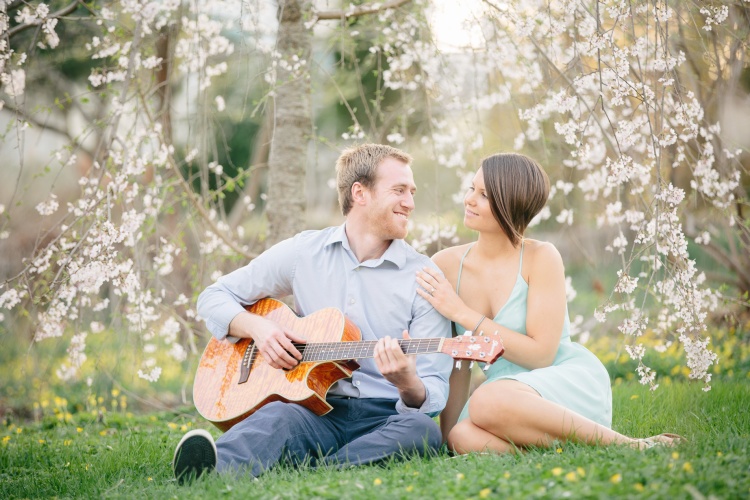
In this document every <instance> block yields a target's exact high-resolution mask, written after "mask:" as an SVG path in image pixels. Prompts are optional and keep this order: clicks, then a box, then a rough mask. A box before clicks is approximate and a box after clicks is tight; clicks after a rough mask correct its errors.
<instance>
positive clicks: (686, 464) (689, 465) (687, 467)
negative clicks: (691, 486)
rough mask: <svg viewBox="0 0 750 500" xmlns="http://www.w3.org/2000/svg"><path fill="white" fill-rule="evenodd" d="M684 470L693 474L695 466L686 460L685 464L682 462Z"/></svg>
mask: <svg viewBox="0 0 750 500" xmlns="http://www.w3.org/2000/svg"><path fill="white" fill-rule="evenodd" d="M682 470H684V471H685V472H687V473H688V474H692V473H693V466H692V465H691V464H690V462H685V463H684V464H682Z"/></svg>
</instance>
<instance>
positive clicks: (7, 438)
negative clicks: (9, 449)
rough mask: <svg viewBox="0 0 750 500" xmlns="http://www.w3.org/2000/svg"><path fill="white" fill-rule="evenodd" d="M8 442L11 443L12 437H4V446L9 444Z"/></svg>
mask: <svg viewBox="0 0 750 500" xmlns="http://www.w3.org/2000/svg"><path fill="white" fill-rule="evenodd" d="M8 441H10V436H3V444H8Z"/></svg>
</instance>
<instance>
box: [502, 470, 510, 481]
mask: <svg viewBox="0 0 750 500" xmlns="http://www.w3.org/2000/svg"><path fill="white" fill-rule="evenodd" d="M503 477H504V478H505V479H508V478H509V477H510V472H508V471H505V474H503Z"/></svg>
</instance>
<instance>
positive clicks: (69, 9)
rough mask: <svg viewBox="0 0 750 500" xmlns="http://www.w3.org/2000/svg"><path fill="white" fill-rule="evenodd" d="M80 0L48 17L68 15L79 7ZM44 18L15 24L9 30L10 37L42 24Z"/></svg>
mask: <svg viewBox="0 0 750 500" xmlns="http://www.w3.org/2000/svg"><path fill="white" fill-rule="evenodd" d="M80 3H81V1H80V0H75V1H74V2H73V3H71V4H70V5H68V6H66V7H63V8H62V9H60V10H58V11H57V12H54V13H52V14H51V15H49V16H47V18H46V19H56V18H60V17H63V16H67V15H68V14H70V13H71V12H73V11H74V10H76V9H77V8H78V4H80ZM43 22H44V20H39V21H34V22H32V23H27V24H21V25H19V26H15V27H14V28H13V29H11V30H9V31H8V38H13V36H14V35H17V34H18V33H21V32H22V31H26V30H27V29H29V28H34V27H36V26H40V25H41V24H42V23H43Z"/></svg>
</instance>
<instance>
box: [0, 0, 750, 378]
mask: <svg viewBox="0 0 750 500" xmlns="http://www.w3.org/2000/svg"><path fill="white" fill-rule="evenodd" d="M475 7H476V16H475V17H473V18H469V19H467V20H466V23H467V26H466V30H467V31H466V32H467V33H474V35H475V36H474V38H473V39H471V40H470V42H469V43H468V46H464V47H459V48H455V47H454V48H453V49H452V50H446V48H445V47H444V46H442V45H441V44H440V43H437V42H436V41H435V35H436V33H434V31H433V30H432V28H431V26H430V23H429V20H430V12H431V11H430V6H429V4H428V3H427V2H426V1H425V0H413V1H407V0H393V1H390V2H386V3H383V4H362V5H358V6H355V5H352V6H350V7H346V8H343V9H341V10H337V11H329V10H323V9H321V8H319V7H317V6H316V4H315V3H314V2H312V1H301V0H289V1H281V0H280V1H279V2H278V4H276V3H272V4H268V5H267V4H266V3H265V2H263V1H262V0H257V1H250V0H245V1H238V0H237V1H230V0H227V1H219V0H212V1H202V2H199V1H180V0H163V1H148V0H126V1H122V2H119V3H117V6H113V5H112V4H110V3H108V2H103V3H102V4H101V5H99V4H95V3H94V4H92V3H83V2H80V1H71V2H68V3H65V2H59V5H58V2H20V1H11V2H8V1H4V2H0V35H1V36H2V46H1V47H0V48H1V50H0V61H2V62H1V63H0V79H1V81H2V90H3V94H2V96H1V98H2V105H3V106H4V108H3V109H4V113H5V115H7V116H11V117H12V121H11V126H10V128H9V131H10V132H9V133H8V134H6V140H7V141H10V140H13V141H14V144H15V145H16V147H17V152H16V163H17V165H18V168H19V175H18V178H19V181H17V186H16V191H15V192H18V190H19V189H21V188H20V187H19V185H20V184H21V183H22V181H21V180H20V179H23V178H25V177H24V176H23V175H22V173H23V171H24V169H27V168H31V167H30V166H28V167H27V165H26V164H27V160H26V158H27V150H26V148H27V147H28V146H27V140H28V138H30V137H32V134H33V133H39V132H44V133H46V134H50V133H52V134H56V135H57V136H61V137H63V138H64V141H63V142H61V143H60V146H59V147H57V148H55V149H54V150H52V151H50V158H49V160H48V161H47V162H45V165H44V166H45V167H46V168H47V169H49V170H51V171H52V172H58V174H56V175H60V174H59V172H67V171H69V170H74V169H77V170H76V171H77V172H79V173H80V174H79V175H77V185H78V187H77V188H76V193H75V195H74V196H72V197H70V196H69V199H66V200H64V202H65V204H66V206H65V207H62V208H61V206H60V202H61V201H63V200H62V195H61V194H60V193H58V192H56V190H55V189H51V190H50V191H49V196H48V197H47V198H46V199H44V200H41V201H39V203H35V208H36V211H37V213H38V214H39V215H40V216H42V222H41V226H40V227H41V229H40V231H39V233H38V236H37V237H35V238H34V241H33V244H32V245H30V248H28V250H24V254H25V255H26V257H25V258H23V259H21V258H19V259H17V260H14V261H13V263H12V265H9V266H8V267H7V268H6V274H7V276H6V277H4V278H2V279H3V281H2V284H0V309H1V310H5V313H3V314H7V315H8V316H9V317H8V318H7V319H6V320H5V321H6V323H7V322H8V321H13V322H14V324H18V325H28V326H29V328H30V329H31V330H33V331H34V332H35V333H34V338H35V340H37V341H41V340H44V339H46V338H50V337H61V336H65V335H69V336H70V338H71V341H70V344H69V345H70V347H69V350H68V352H69V354H70V356H69V359H68V361H67V362H66V363H65V364H64V366H62V367H60V369H59V370H58V375H59V376H60V377H62V378H64V379H67V378H72V377H74V376H76V373H77V371H78V369H79V368H80V367H81V365H82V364H83V363H84V362H85V360H86V354H85V353H86V338H87V335H89V334H96V333H99V332H107V331H111V329H112V328H113V327H114V326H115V325H119V324H120V323H119V322H120V321H122V324H123V326H122V327H124V328H128V329H130V330H131V331H133V332H135V333H137V334H138V335H139V336H140V338H141V339H142V342H141V345H142V347H143V351H144V356H143V359H142V364H141V365H140V366H139V367H138V368H137V370H138V373H139V375H140V376H142V377H143V378H146V379H149V380H156V379H157V378H158V377H159V375H160V367H159V366H158V363H157V361H156V357H155V356H154V353H155V352H157V351H164V352H168V353H169V354H170V355H171V356H172V357H173V358H175V359H176V360H182V359H184V358H185V357H186V356H187V350H186V347H187V348H192V349H193V350H194V349H195V347H194V346H193V345H192V342H193V333H194V330H200V325H198V324H197V321H196V317H195V312H194V310H193V308H192V307H193V302H194V298H195V295H196V293H197V292H199V291H200V290H201V289H202V288H203V286H204V285H205V284H206V282H207V281H210V280H213V279H215V278H216V277H217V276H218V275H220V274H221V272H223V271H225V270H226V269H227V268H230V267H232V266H236V265H237V259H238V258H241V259H243V260H246V259H251V258H253V257H254V255H255V254H256V253H257V251H258V250H260V249H261V248H262V247H263V246H265V245H267V244H269V243H272V242H274V241H277V240H279V239H281V238H284V237H286V236H289V235H290V234H293V233H294V232H296V231H298V230H300V229H302V228H303V227H304V224H305V215H304V214H305V207H306V201H305V198H304V196H303V194H302V193H304V182H305V169H306V168H309V165H310V162H309V161H308V158H309V156H310V155H309V154H308V149H309V146H310V144H322V145H328V144H330V145H332V146H333V149H335V150H338V149H340V146H343V145H344V144H346V143H347V142H348V141H350V140H362V139H369V140H377V141H383V140H385V141H389V142H391V143H394V144H397V145H398V144H401V145H403V146H404V147H408V148H411V149H413V150H415V151H417V152H418V153H419V154H420V155H422V156H424V157H426V158H429V159H430V161H431V162H432V164H434V165H435V167H434V173H435V177H436V178H438V179H456V178H458V179H461V180H462V181H461V182H463V183H465V182H466V181H467V179H468V178H469V175H470V174H471V171H472V170H473V167H474V163H472V161H473V159H475V158H476V157H477V156H478V155H480V154H483V153H485V152H487V151H486V150H487V149H488V148H487V146H485V142H488V143H493V144H494V143H495V139H494V138H492V137H490V135H492V132H493V128H494V127H495V125H494V123H495V120H496V116H497V115H498V114H500V113H501V111H503V110H508V109H513V110H514V114H515V116H516V117H517V120H518V121H517V123H516V125H515V129H516V130H517V132H518V133H517V134H516V135H515V138H514V139H512V140H511V141H510V142H511V143H513V146H514V147H515V148H516V149H519V150H525V151H528V152H530V154H531V155H532V156H540V155H541V156H542V157H548V152H549V151H551V150H554V151H555V153H554V156H555V157H557V158H558V159H559V163H560V165H561V167H560V171H556V170H554V169H550V173H551V174H552V176H553V178H554V179H555V181H556V182H554V183H553V184H554V187H553V190H552V193H551V202H550V209H549V210H546V211H545V212H543V213H542V214H540V217H539V221H538V222H541V221H544V220H545V219H550V221H549V222H545V224H550V223H551V222H552V219H554V220H555V221H556V222H557V223H559V224H563V225H570V224H573V223H574V222H576V223H580V222H581V221H582V220H585V219H586V218H590V219H592V221H593V222H594V223H595V224H597V225H598V226H599V227H601V228H609V229H611V230H612V240H611V242H610V244H609V245H608V247H607V250H609V251H611V252H613V253H614V254H616V255H617V256H619V258H620V262H621V266H620V267H621V268H620V270H619V271H618V273H617V282H616V285H615V287H614V289H613V291H612V295H611V296H610V298H609V300H608V301H607V302H606V303H605V304H602V306H601V308H599V309H598V310H597V312H596V317H597V319H599V320H601V321H606V320H607V318H608V317H613V316H614V317H616V321H617V322H618V325H619V326H618V328H619V330H620V331H621V332H622V333H623V334H625V336H626V338H627V344H628V345H627V349H628V352H629V353H630V355H631V357H633V358H634V359H636V360H638V361H639V366H638V371H639V374H640V376H641V381H642V382H643V383H647V384H651V386H652V387H656V382H655V374H654V372H653V370H651V369H650V368H649V367H648V366H646V365H645V364H644V363H643V362H642V360H643V355H644V353H645V347H644V345H643V344H642V343H641V342H640V340H639V337H641V336H642V335H643V334H644V333H645V332H646V331H647V330H651V331H653V332H655V334H656V335H657V336H658V337H659V338H660V339H662V340H663V342H664V345H667V344H668V343H670V342H673V341H679V342H681V343H682V345H683V346H684V348H685V352H686V354H687V364H688V366H689V368H690V369H691V377H693V378H697V379H701V380H703V381H704V382H705V383H706V386H707V387H708V382H709V381H710V374H709V373H708V370H709V368H710V366H711V365H712V364H713V363H714V362H715V360H716V356H715V355H714V354H713V353H712V352H711V350H710V349H709V348H708V342H709V339H708V337H707V335H706V318H707V314H708V312H709V311H711V310H712V309H713V308H715V307H716V306H717V304H718V301H719V299H720V296H719V294H718V292H716V291H715V290H712V289H711V288H709V287H708V286H707V284H706V282H705V276H704V274H703V273H702V272H700V271H699V270H698V269H697V268H696V265H695V262H694V260H692V259H691V256H690V255H689V254H688V238H693V239H694V240H695V242H696V243H698V244H700V245H704V246H706V247H707V248H710V250H709V251H710V252H712V253H713V255H715V256H716V258H717V259H720V260H722V262H724V264H725V265H727V266H728V267H730V268H731V269H732V270H733V271H734V274H735V276H736V277H737V280H736V282H735V283H734V285H735V286H736V287H738V289H740V290H747V289H748V283H750V281H748V276H747V269H748V268H750V266H748V262H747V259H748V257H747V256H748V254H749V252H748V249H750V244H749V242H750V235H749V234H748V228H747V219H746V216H747V215H746V213H745V212H746V205H747V194H746V192H745V191H744V190H743V187H742V181H743V178H742V172H743V170H742V164H741V159H742V158H743V156H742V155H743V153H742V151H741V150H740V148H741V147H743V146H747V145H742V144H729V143H726V139H725V138H724V136H723V135H722V133H721V127H720V120H719V116H720V111H721V110H720V108H721V105H722V104H721V103H719V102H717V100H718V98H717V95H725V96H726V95H728V94H729V93H730V92H732V93H738V92H740V91H739V90H738V89H739V88H740V81H741V77H742V75H743V68H745V67H746V66H747V64H748V61H747V54H748V37H749V36H750V35H749V34H748V23H747V20H748V17H749V15H748V11H749V10H750V9H748V4H747V2H741V1H735V2H724V3H719V2H716V3H706V2H702V3H700V4H692V3H682V2H663V1H656V2H654V1H651V2H646V1H629V2H625V1H622V0H610V1H585V0H579V1H560V2H531V3H529V2H523V3H522V4H521V3H512V4H511V3H502V2H499V1H494V0H485V1H484V2H482V3H481V4H477V5H476V6H475ZM74 21H75V23H74ZM82 23H85V24H84V25H85V29H80V26H81V25H82ZM323 23H328V25H329V27H328V28H327V29H328V30H329V31H328V32H325V33H321V32H320V31H318V32H316V31H314V30H315V29H316V27H319V26H321V24H323ZM74 26H75V27H76V28H79V29H80V31H74ZM472 30H473V31H472ZM63 31H65V33H66V36H64V37H61V36H60V33H61V32H63ZM316 33H317V35H316ZM74 35H75V36H74ZM69 38H70V39H74V40H78V41H81V40H84V41H83V42H82V43H77V44H75V45H73V47H72V48H71V49H70V50H71V51H72V50H73V49H75V51H77V52H76V53H77V54H78V55H79V56H80V57H81V58H82V59H83V60H85V61H86V64H88V65H90V69H87V74H86V78H85V81H71V82H70V89H68V90H67V94H64V95H60V96H55V97H54V98H52V99H51V102H50V97H49V95H48V94H49V92H48V89H46V88H38V87H35V86H34V82H35V81H41V80H42V78H43V77H44V76H45V75H47V74H48V73H49V71H50V68H51V67H52V68H54V67H55V65H56V64H59V61H56V60H55V58H54V54H55V51H60V50H61V49H62V48H65V43H66V42H64V41H63V40H68V39H69ZM316 40H317V41H320V40H324V42H323V44H324V46H325V47H327V49H324V50H323V51H318V52H316V51H314V50H313V47H314V46H315V44H316ZM326 44H327V45H326ZM333 46H335V47H337V48H338V50H337V53H338V54H339V57H340V61H339V63H340V64H339V66H340V67H341V68H344V67H350V68H352V69H351V71H350V72H351V73H354V74H355V75H357V77H358V78H357V79H356V80H357V83H355V84H354V87H353V88H356V89H358V91H357V92H356V94H357V95H356V97H354V98H352V97H350V96H349V95H348V94H347V89H346V88H344V83H343V81H342V79H341V78H339V76H337V75H338V74H339V72H337V71H336V72H332V71H329V70H328V69H326V61H325V59H326V57H329V54H330V50H329V49H330V47H333ZM362 47H366V50H364V51H362V50H357V48H362ZM81 54H83V55H85V57H83V56H81ZM316 54H317V56H316ZM241 68H251V69H250V70H246V69H242V71H243V72H242V73H241V72H240V69H241ZM363 69H364V70H365V71H363ZM233 71H237V73H236V74H237V75H240V74H241V75H242V76H243V77H247V78H248V80H249V81H251V84H252V86H253V88H258V89H260V91H259V92H260V94H261V95H262V97H261V98H259V99H258V100H257V102H254V103H252V106H250V103H247V102H246V101H243V100H242V97H241V96H239V95H218V94H217V93H216V92H215V91H214V88H216V86H217V85H216V82H217V81H221V80H222V79H227V78H232V77H233V76H232V75H234V74H235V73H233ZM369 71H372V72H373V74H375V80H376V81H375V84H374V85H375V87H374V89H370V90H369V91H368V92H365V91H364V88H365V87H364V86H363V85H362V84H361V82H362V81H363V79H364V78H365V77H366V75H365V73H366V72H369ZM342 72H343V71H342ZM236 80H237V81H242V79H240V78H237V79H236ZM313 88H326V89H328V90H329V91H331V92H333V93H334V94H335V95H336V96H338V98H339V99H340V100H341V102H342V103H343V104H344V107H345V108H346V110H347V113H346V116H348V117H349V118H348V119H349V120H350V126H349V127H348V131H347V132H345V133H344V134H343V135H340V133H339V132H336V133H335V134H329V135H327V136H325V135H321V134H320V132H319V131H318V129H317V128H316V127H315V126H314V125H313V124H314V121H313V118H312V116H311V110H312V109H313V108H314V106H313V105H312V97H311V96H312V92H313V91H314V90H313ZM242 89H246V87H242ZM331 89H333V90H331ZM246 92H247V91H246ZM238 94H239V93H238ZM388 96H391V97H392V96H398V102H399V104H398V106H392V107H389V106H388V104H387V102H388ZM228 101H229V102H230V103H232V102H233V103H240V104H239V105H240V106H246V107H252V108H253V109H254V111H253V113H264V114H265V115H266V118H263V120H262V124H263V125H262V127H261V131H260V132H259V133H258V136H257V137H256V138H255V140H256V144H257V145H258V147H256V150H255V151H254V155H256V157H255V160H254V161H253V164H251V165H246V168H242V169H238V170H237V171H236V173H232V174H231V175H230V174H229V173H228V172H225V168H224V166H222V165H221V164H219V163H218V161H217V157H218V153H217V149H218V147H219V144H218V143H217V142H216V141H214V140H213V139H212V138H213V137H214V134H213V129H212V120H213V119H214V117H216V116H217V115H219V114H221V113H226V112H229V111H231V109H228V108H229V107H228V105H227V102H228ZM354 101H356V102H357V103H358V104H357V105H352V103H353V102H354ZM355 108H356V109H355ZM504 116H508V115H507V114H506V115H504ZM511 116H512V115H511ZM61 123H65V125H64V126H63V125H60V124H61ZM504 133H505V132H504ZM259 138H260V139H259ZM247 140H248V141H251V140H253V138H250V137H248V138H247ZM261 146H265V147H261ZM260 151H267V153H263V154H261V153H259V152H260ZM265 154H267V155H268V158H267V160H266V158H264V155H265ZM262 164H267V167H268V168H267V170H268V174H269V181H268V188H267V190H266V192H265V196H266V199H267V204H266V207H265V209H266V216H267V219H268V227H269V233H268V235H267V238H265V239H262V238H261V237H260V236H259V235H258V234H245V227H244V226H243V225H242V224H239V223H238V220H239V219H241V217H238V216H237V215H236V214H237V213H240V212H241V211H242V210H247V209H252V207H253V205H254V202H255V201H257V200H253V199H248V197H247V196H245V197H240V201H239V202H237V203H235V204H234V205H233V206H230V205H229V204H228V203H226V202H225V200H226V199H227V194H229V193H231V192H234V191H237V190H240V189H241V188H242V186H243V185H245V183H246V182H247V181H248V179H249V178H251V176H252V175H253V172H255V171H257V169H258V168H260V167H261V166H263V165H262ZM550 166H552V165H550ZM454 184H455V183H454ZM15 192H14V193H12V194H11V195H10V197H9V198H8V201H2V202H3V204H2V205H0V216H2V217H3V221H2V225H3V226H2V229H1V230H2V231H3V233H2V235H1V236H2V237H3V239H2V240H0V244H2V245H4V246H5V248H4V249H3V254H4V255H8V254H9V253H6V252H9V251H10V250H11V243H12V242H13V244H16V245H18V243H17V242H16V241H14V240H13V238H11V237H10V236H11V235H12V234H13V232H20V231H22V229H23V227H22V226H21V225H20V224H19V222H20V221H19V218H20V217H22V215H21V214H23V213H24V212H23V211H22V210H23V204H22V203H21V204H18V203H17V200H18V197H17V196H16V194H15ZM573 196H578V197H579V198H580V200H581V201H582V202H583V204H582V205H576V204H575V203H573V202H571V201H569V200H570V199H571V197H573ZM686 196H689V197H690V198H691V199H692V200H693V202H692V205H693V206H691V207H689V208H690V209H689V210H688V211H687V215H686V208H688V207H687V203H686V201H685V199H686ZM444 205H445V206H444ZM432 208H433V210H434V212H435V214H437V215H439V214H441V213H443V212H446V211H450V210H453V206H451V205H449V204H444V203H443V202H441V201H440V198H437V201H436V202H435V204H434V206H433V207H432ZM552 210H555V211H556V213H555V214H554V215H553V212H552ZM437 220H438V222H436V223H434V224H425V225H419V226H418V227H416V228H415V229H417V231H416V232H417V233H419V234H418V235H417V237H416V238H415V240H414V241H413V243H414V245H415V246H416V247H418V248H422V249H424V248H427V245H429V244H433V243H436V242H438V244H439V242H441V241H445V240H446V239H451V238H453V237H454V235H455V228H454V227H451V226H449V225H446V224H444V223H441V222H440V219H439V218H438V219H437ZM685 228H687V230H686V229H685ZM717 240H718V241H717ZM725 242H726V243H725ZM15 248H20V247H15ZM738 248H739V250H737V249H738ZM16 253H17V251H16ZM617 315H620V316H619V317H617ZM24 322H26V323H24ZM74 332H77V333H75V334H74Z"/></svg>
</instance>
